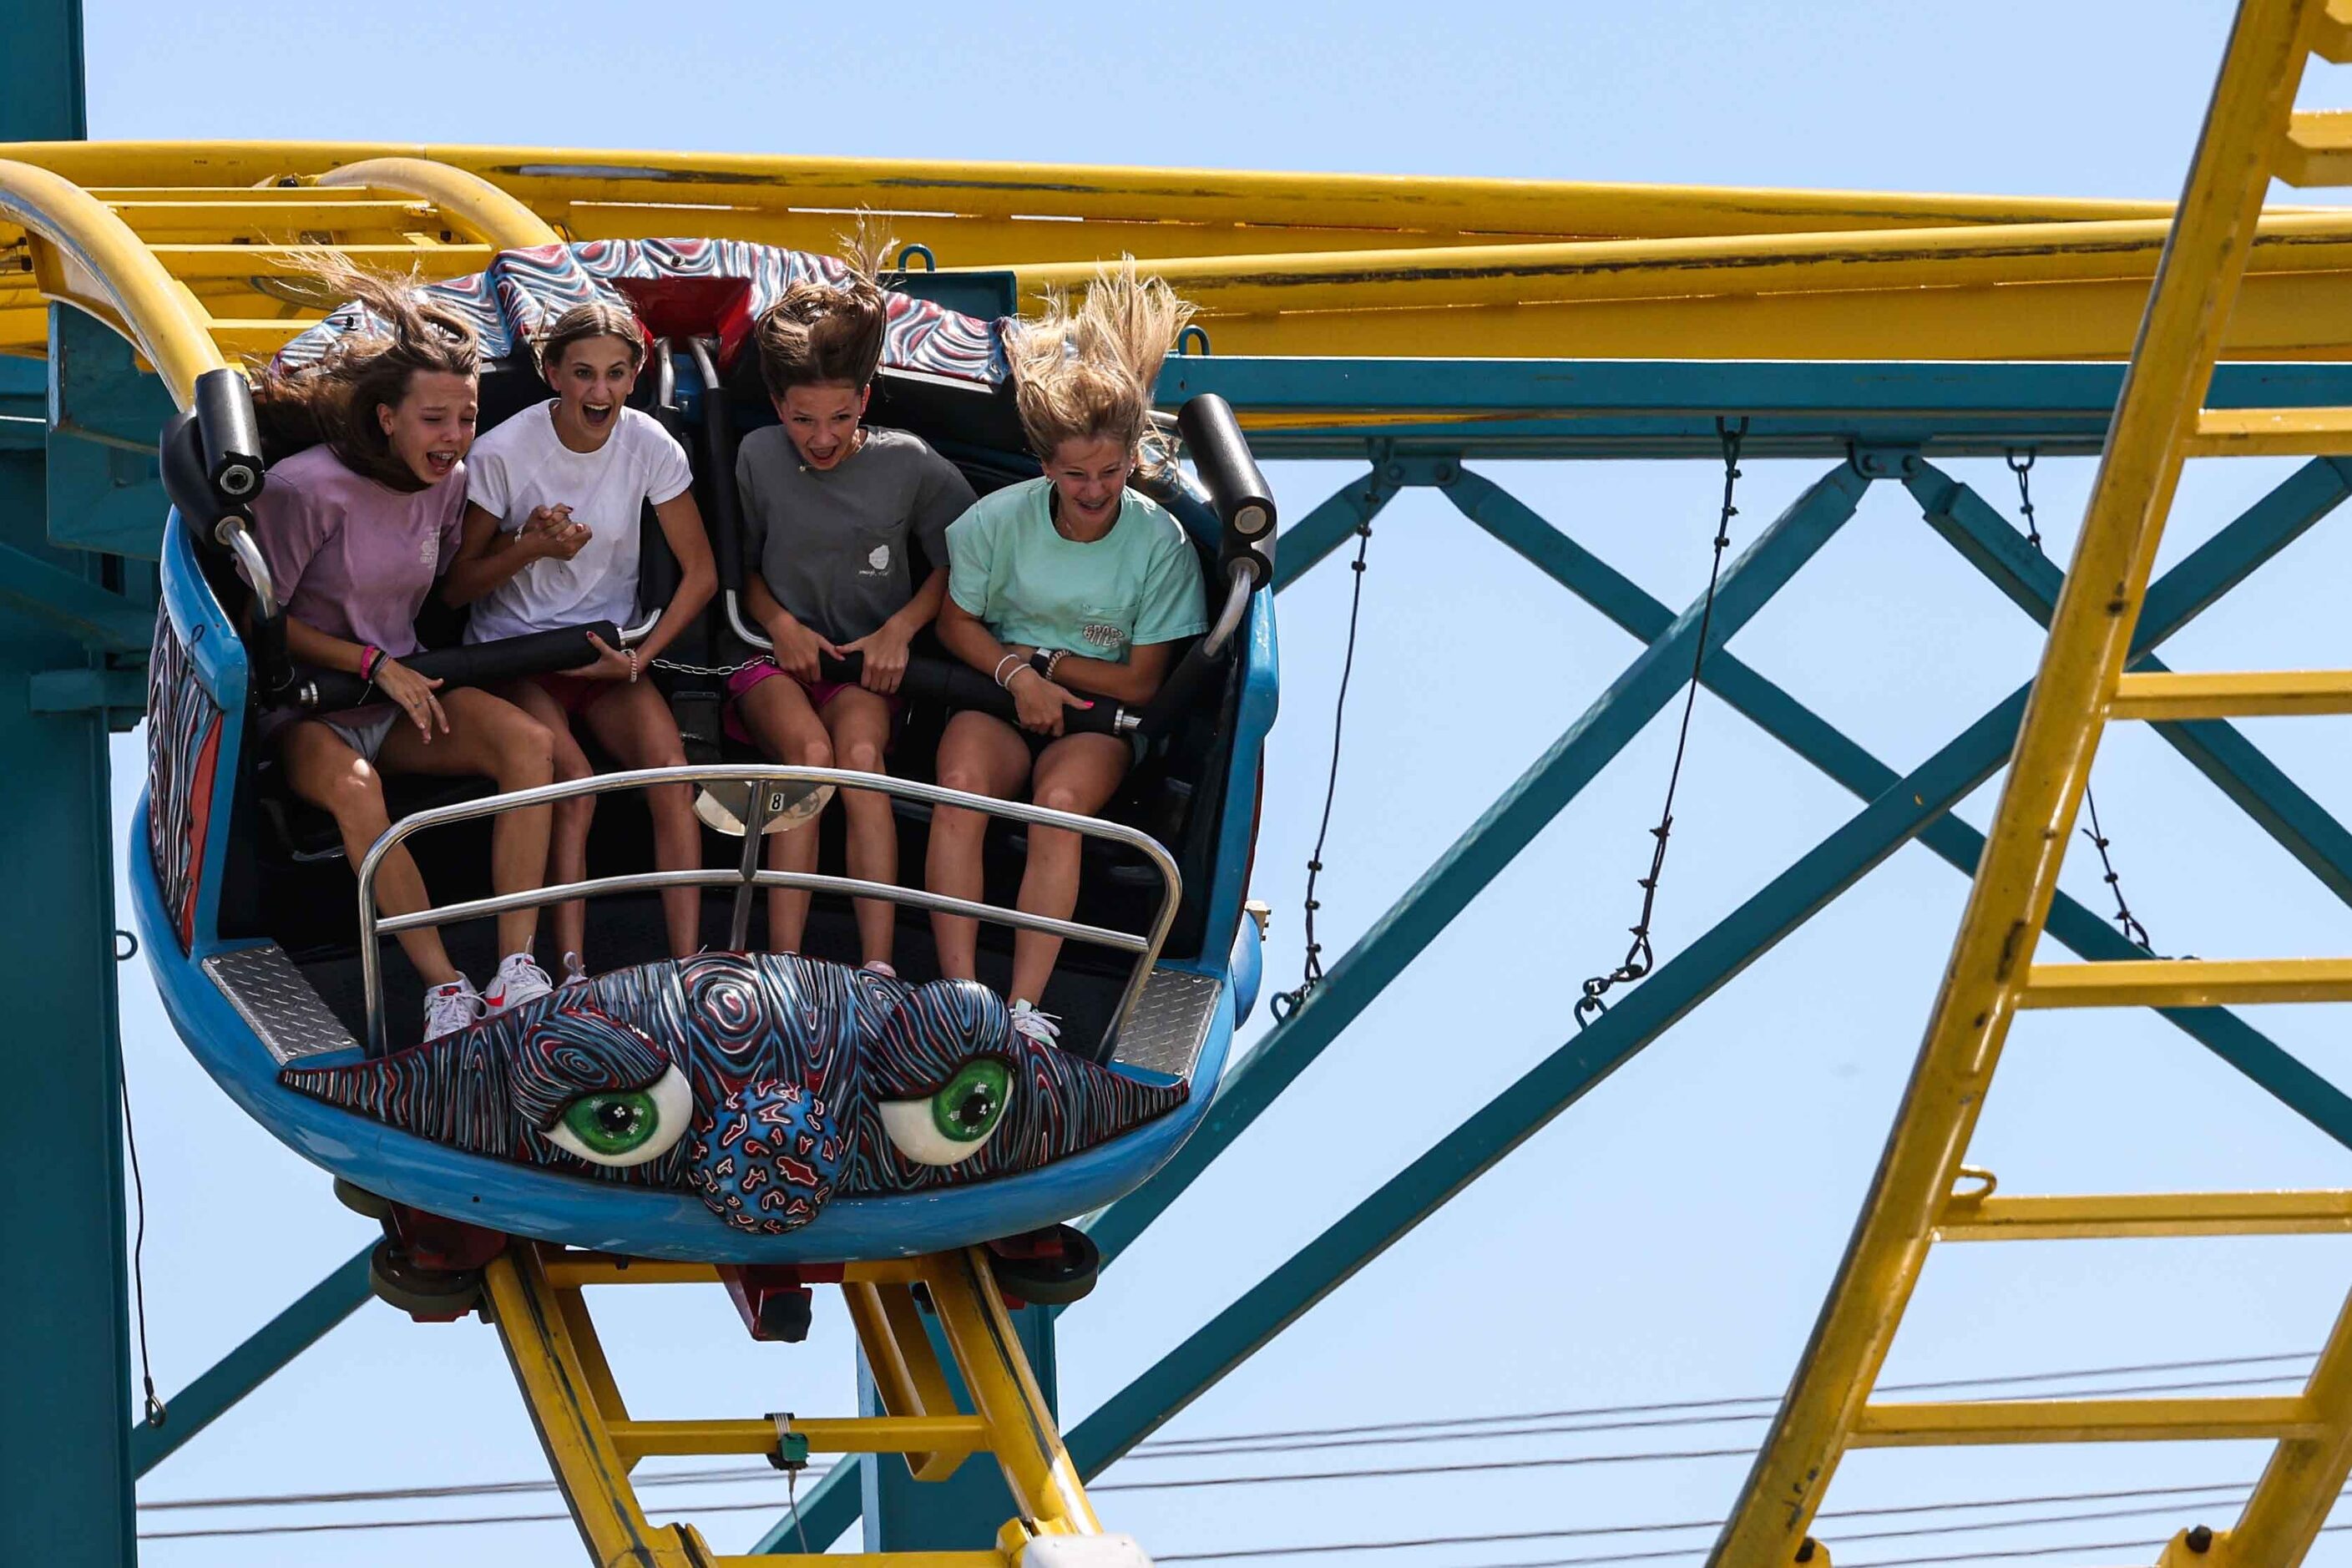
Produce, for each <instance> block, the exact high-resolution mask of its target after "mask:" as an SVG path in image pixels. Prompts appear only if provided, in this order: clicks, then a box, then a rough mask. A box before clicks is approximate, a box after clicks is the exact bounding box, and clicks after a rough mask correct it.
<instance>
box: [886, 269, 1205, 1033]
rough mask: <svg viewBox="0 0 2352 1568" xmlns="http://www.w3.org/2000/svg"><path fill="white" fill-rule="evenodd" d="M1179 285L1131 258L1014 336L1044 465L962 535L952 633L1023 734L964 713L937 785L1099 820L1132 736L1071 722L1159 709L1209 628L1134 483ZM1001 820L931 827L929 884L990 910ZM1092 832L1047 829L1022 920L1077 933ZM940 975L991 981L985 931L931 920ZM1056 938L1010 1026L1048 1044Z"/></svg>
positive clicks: (944, 617)
mask: <svg viewBox="0 0 2352 1568" xmlns="http://www.w3.org/2000/svg"><path fill="white" fill-rule="evenodd" d="M1191 316H1192V307H1190V306H1189V305H1186V304H1185V303H1184V302H1183V301H1182V300H1179V299H1177V297H1176V296H1175V294H1174V293H1173V292H1172V291H1171V289H1169V288H1168V286H1167V285H1166V284H1165V283H1162V282H1160V281H1159V280H1158V279H1153V280H1151V281H1150V282H1148V283H1146V282H1141V281H1139V280H1138V279H1136V277H1135V273H1134V268H1133V266H1132V264H1129V265H1128V266H1127V267H1125V268H1122V269H1120V270H1119V271H1118V272H1115V273H1107V274H1105V275H1104V277H1102V278H1101V279H1097V282H1096V283H1095V284H1094V285H1093V286H1091V287H1090V288H1088V289H1087V298H1086V303H1085V304H1084V305H1083V306H1081V307H1080V309H1079V310H1078V312H1077V314H1076V316H1075V317H1073V316H1069V315H1066V314H1064V313H1063V312H1062V311H1061V310H1058V309H1054V310H1049V311H1048V313H1047V314H1046V316H1045V318H1044V319H1043V320H1042V321H1036V322H1032V323H1028V324H1027V325H1026V326H1025V328H1024V330H1023V331H1021V332H1020V333H1019V334H1018V335H1017V336H1015V337H1013V339H1012V340H1011V342H1009V343H1008V352H1009V354H1010V357H1011V358H1012V361H1013V387H1014V391H1015V392H1016V394H1017V395H1018V398H1019V403H1020V407H1021V422H1022V426H1023V428H1024V430H1025V432H1026V433H1027V435H1028V437H1029V445H1030V447H1031V449H1032V450H1034V451H1035V452H1037V453H1038V454H1040V455H1041V457H1042V458H1044V466H1045V474H1044V477H1042V478H1040V479H1031V480H1028V481H1026V482H1024V483H1022V484H1017V485H1013V486H1009V487H1007V488H1006V489H1002V490H998V491H997V492H995V493H994V494H992V495H990V496H986V497H984V498H982V500H980V501H979V502H977V503H976V504H975V505H973V507H972V508H971V510H969V511H967V512H965V513H964V514H963V516H962V517H961V518H959V519H958V520H957V521H955V522H953V523H952V524H950V526H949V528H948V596H947V600H946V602H945V604H944V605H942V606H941V607H940V618H939V627H938V629H939V638H940V642H941V643H942V644H944V645H945V646H946V647H947V649H948V651H949V652H950V653H952V654H954V655H955V656H956V657H957V658H961V659H962V660H963V661H964V662H965V663H966V664H969V665H971V667H972V668H975V669H978V670H982V671H984V672H986V673H987V674H989V675H990V676H992V678H993V679H995V680H996V682H997V684H998V685H1000V686H1003V687H1004V688H1005V689H1008V690H1009V691H1011V692H1012V694H1013V704H1014V706H1015V708H1016V710H1018V714H1019V719H1020V723H1019V727H1018V728H1015V727H1014V726H1013V725H1012V724H1008V723H1006V722H1005V721H1003V720H1002V719H999V718H997V717H996V716H995V715H994V714H992V713H982V712H979V711H977V710H965V711H963V712H961V713H958V714H957V715H955V717H954V718H952V719H950V721H948V727H947V732H946V733H945V734H944V735H943V736H942V737H941V739H940V752H939V767H938V773H939V782H940V784H945V785H946V786H948V787H949V788H950V789H960V790H963V791H966V792H968V793H970V794H973V795H988V796H991V797H992V798H994V799H998V800H1010V799H1013V798H1014V797H1015V796H1016V795H1019V794H1020V793H1021V791H1022V789H1023V788H1024V785H1025V786H1027V788H1028V790H1029V795H1030V798H1031V799H1033V800H1034V801H1035V802H1036V803H1037V804H1038V805H1044V806H1050V807H1052V808H1054V809H1055V810H1057V811H1070V812H1077V813H1080V814H1082V815H1085V814H1091V813H1094V812H1097V811H1099V810H1100V809H1102V806H1103V805H1104V804H1105V803H1106V802H1108V800H1109V799H1110V797H1111V795H1112V793H1113V792H1114V791H1115V790H1117V789H1118V784H1119V781H1120V779H1122V778H1123V777H1125V776H1126V773H1127V769H1128V766H1129V763H1130V761H1131V760H1132V756H1131V753H1130V752H1129V749H1128V744H1127V742H1125V741H1124V740H1121V739H1118V738H1117V737H1115V736H1110V735H1100V734H1066V733H1065V732H1064V730H1063V715H1064V714H1065V713H1066V711H1067V710H1070V709H1072V708H1086V707H1091V706H1092V705H1093V699H1095V698H1097V697H1103V698H1108V699H1110V700H1114V701H1117V702H1119V703H1122V704H1124V705H1126V706H1128V707H1139V706H1140V705H1141V704H1143V703H1145V702H1147V701H1149V700H1150V699H1151V697H1152V695H1153V694H1154V693H1156V692H1157V691H1158V690H1159V689H1160V682H1161V681H1163V680H1165V679H1167V677H1168V673H1169V670H1170V668H1171V666H1172V664H1173V661H1174V658H1175V655H1176V652H1177V648H1176V644H1177V643H1178V642H1179V641H1180V640H1181V639H1182V638H1185V637H1197V636H1199V635H1200V634H1201V633H1202V632H1203V631H1205V630H1207V629H1208V605H1207V598H1206V595H1204V594H1203V593H1202V586H1201V568H1200V563H1199V558H1198V557H1196V556H1195V555H1194V554H1193V552H1192V543H1191V542H1190V541H1189V540H1188V539H1187V538H1186V537H1185V534H1184V531H1183V528H1182V526H1181V524H1179V523H1178V522H1177V521H1176V520H1175V519H1174V518H1173V517H1171V515H1169V513H1168V512H1167V510H1165V509H1164V508H1162V507H1160V505H1159V504H1158V503H1157V502H1155V501H1153V500H1150V499H1148V498H1147V497H1145V496H1142V495H1139V494H1138V493H1137V492H1135V491H1133V490H1130V489H1128V488H1127V481H1128V479H1129V477H1130V476H1131V475H1132V474H1133V473H1134V472H1135V469H1136V465H1137V463H1138V461H1139V458H1140V456H1141V449H1142V444H1143V440H1144V437H1146V436H1147V435H1148V434H1149V433H1150V413H1151V405H1150V395H1149V394H1148V392H1147V390H1146V389H1148V388H1150V386H1152V385H1154V384H1156V383H1157V382H1158V380H1159V375H1160V361H1161V360H1162V359H1163V358H1164V357H1165V356H1166V354H1167V352H1168V349H1169V347H1170V345H1171V344H1172V343H1174V342H1175V341H1176V335H1177V334H1178V333H1179V332H1181V331H1183V329H1184V324H1185V322H1186V321H1189V320H1190V319H1191ZM987 825H988V819H987V818H986V817H985V816H982V814H980V813H978V812H974V811H964V810H959V809H957V808H954V807H950V806H942V807H940V809H939V810H938V811H936V812H935V813H934V814H933V816H932V819H931V837H930V849H929V858H928V864H927V867H926V872H927V877H926V880H927V882H928V885H929V888H930V889H931V890H932V891H933V892H937V893H945V894H948V895H950V896H952V897H956V898H961V899H970V900H979V899H980V898H981V897H982V868H981V841H982V835H983V833H984V832H985V830H986V828H987ZM1077 900H1078V837H1077V835H1076V834H1074V833H1070V832H1067V831H1066V830H1064V829H1059V828H1048V827H1033V828H1032V829H1031V830H1030V833H1029V864H1028V868H1027V870H1026V872H1025V873H1024V876H1023V878H1022V881H1021V892H1020V896H1019V898H1018V899H1017V900H1015V902H1016V905H1017V907H1018V908H1020V909H1021V910H1024V911H1025V912H1027V913H1031V914H1041V915H1051V916H1054V917H1055V918H1057V919H1064V920H1066V919H1068V918H1069V915H1070V913H1071V911H1072V910H1075V909H1076V907H1077ZM931 931H932V936H933V939H934V941H935V942H936V943H937V946H938V948H939V955H940V972H941V973H942V974H944V975H945V976H947V977H948V978H950V979H962V980H971V979H977V978H978V975H977V973H975V967H976V964H977V962H978V948H979V926H978V924H977V922H975V921H971V920H969V919H966V918H963V917H961V916H956V915H941V914H934V915H933V916H932V917H931ZM1061 946H1062V942H1061V939H1060V938H1059V937H1056V936H1051V935H1048V934H1046V933H1045V932H1042V931H1021V932H1018V933H1017V934H1016V935H1015V936H1014V938H1013V988H1012V994H1011V1001H1012V1011H1013V1027H1014V1028H1016V1029H1019V1030H1020V1031H1021V1032H1022V1033H1023V1034H1024V1035H1027V1036H1028V1037H1031V1038H1033V1039H1036V1040H1039V1041H1043V1042H1046V1043H1052V1042H1053V1040H1054V1039H1055V1036H1056V1035H1057V1034H1058V1033H1059V1029H1058V1027H1057V1026H1056V1024H1055V1020H1054V1018H1053V1017H1052V1016H1051V1015H1049V1014H1046V1013H1044V1012H1042V1011H1040V1010H1039V1005H1040V1004H1041V1003H1042V1002H1043V1001H1044V999H1045V984H1046V982H1047V980H1048V978H1049V977H1050V976H1051V975H1052V973H1053V971H1054V961H1055V959H1056V958H1057V957H1058V956H1059V955H1060V952H1061Z"/></svg>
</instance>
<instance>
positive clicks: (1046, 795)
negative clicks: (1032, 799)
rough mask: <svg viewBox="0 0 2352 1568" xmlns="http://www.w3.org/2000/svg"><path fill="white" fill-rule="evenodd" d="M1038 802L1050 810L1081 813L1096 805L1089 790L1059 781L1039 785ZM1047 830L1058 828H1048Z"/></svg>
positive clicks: (1052, 830)
mask: <svg viewBox="0 0 2352 1568" xmlns="http://www.w3.org/2000/svg"><path fill="white" fill-rule="evenodd" d="M1037 804H1038V805H1042V806H1044V807H1045V809H1046V810H1048V811H1073V812H1077V813H1080V814H1081V815H1083V814H1086V813H1089V812H1091V811H1093V810H1094V807H1095V803H1094V801H1093V799H1092V798H1091V797H1090V796H1089V795H1087V792H1085V791H1083V790H1079V789H1076V788H1074V787H1073V786H1071V785H1069V784H1063V783H1060V782H1059V781H1056V782H1055V783H1052V784H1040V785H1039V786H1038V788H1037ZM1046 831H1047V832H1054V831H1056V830H1055V829H1052V828H1048V829H1046Z"/></svg>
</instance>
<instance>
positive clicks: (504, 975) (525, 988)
mask: <svg viewBox="0 0 2352 1568" xmlns="http://www.w3.org/2000/svg"><path fill="white" fill-rule="evenodd" d="M554 989H555V982H554V981H552V980H550V979H549V978H548V977H547V971H546V970H544V969H541V967H540V966H539V960H537V959H535V958H533V957H532V956H531V955H530V954H529V953H527V952H510V953H509V954H507V956H506V959H505V961H504V962H502V963H500V964H499V977H498V979H496V980H495V981H493V982H491V984H490V994H489V995H488V997H487V998H485V999H484V1000H485V1002H486V1004H487V1006H488V1011H489V1012H492V1013H505V1012H509V1011H511V1010H512V1009H514V1008H517V1007H520V1006H521V1005H523V1004H524V1003H526V1002H536V1001H538V1000H539V999H540V998H541V997H542V996H544V995H546V994H548V993H549V992H551V991H552V990H554Z"/></svg>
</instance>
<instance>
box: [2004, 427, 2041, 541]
mask: <svg viewBox="0 0 2352 1568" xmlns="http://www.w3.org/2000/svg"><path fill="white" fill-rule="evenodd" d="M2007 456H2008V459H2009V471H2010V472H2011V473H2012V474H2015V475H2016V476H2017V510H2019V511H2021V512H2022V513H2024V514H2025V542H2026V543H2028V544H2031V545H2032V546H2033V553H2035V554H2036V555H2043V556H2045V558H2046V552H2044V551H2043V550H2042V530H2041V528H2040V527H2039V526H2037V525H2036V524H2035V522H2034V521H2033V480H2032V475H2033V452H2032V448H2030V447H2029V448H2028V449H2027V450H2026V453H2025V456H2024V458H2019V457H2018V455H2017V449H2016V448H2015V447H2011V448H2010V450H2009V452H2008V454H2007Z"/></svg>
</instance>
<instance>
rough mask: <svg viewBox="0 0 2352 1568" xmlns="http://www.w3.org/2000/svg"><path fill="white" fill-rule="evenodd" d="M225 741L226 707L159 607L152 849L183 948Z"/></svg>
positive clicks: (150, 671) (153, 666)
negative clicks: (223, 710)
mask: <svg viewBox="0 0 2352 1568" xmlns="http://www.w3.org/2000/svg"><path fill="white" fill-rule="evenodd" d="M220 742H221V710H220V706H219V704H217V703H215V701H214V700H213V697H212V693H211V692H209V691H207V690H205V684H204V682H203V680H201V679H198V677H197V673H196V661H195V660H194V659H193V658H190V657H189V656H188V650H187V647H186V646H185V645H184V644H183V643H182V642H181V641H180V634H179V631H178V629H177V628H176V627H174V626H173V625H172V616H171V614H170V612H169V611H166V610H160V609H159V610H158V611H157V612H156V615H155V641H154V644H153V646H152V647H151V648H150V649H149V651H148V656H147V853H148V856H149V858H151V859H152V861H153V863H154V867H155V882H156V886H157V888H158V889H160V890H161V891H162V893H163V908H164V909H165V910H168V911H169V912H170V914H171V919H172V930H173V931H174V932H176V933H177V934H178V936H179V939H180V950H181V951H182V952H186V951H187V949H188V944H189V943H190V942H192V941H194V935H195V925H196V895H197V893H198V892H199V890H200V886H201V884H202V882H203V880H204V865H205V830H206V828H207V827H208V826H210V825H211V821H212V806H213V775H214V773H215V763H217V762H218V760H219V754H220Z"/></svg>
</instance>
